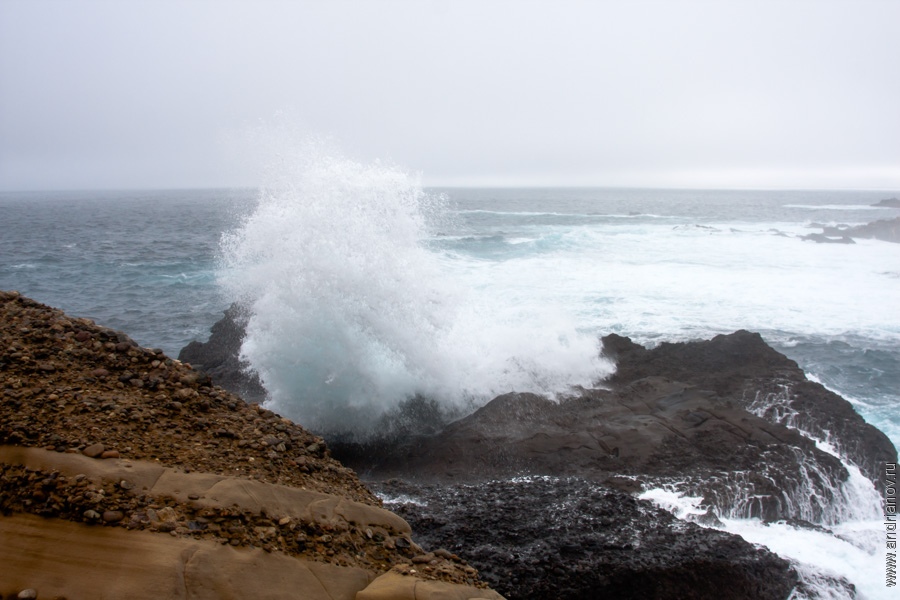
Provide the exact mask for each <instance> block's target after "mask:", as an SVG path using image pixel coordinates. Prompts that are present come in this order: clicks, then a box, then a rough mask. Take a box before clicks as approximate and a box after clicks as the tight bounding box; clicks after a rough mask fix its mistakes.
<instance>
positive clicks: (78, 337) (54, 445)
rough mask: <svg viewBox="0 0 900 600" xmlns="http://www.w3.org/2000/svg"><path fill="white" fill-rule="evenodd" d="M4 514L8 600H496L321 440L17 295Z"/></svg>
mask: <svg viewBox="0 0 900 600" xmlns="http://www.w3.org/2000/svg"><path fill="white" fill-rule="evenodd" d="M0 514H2V516H0V564H2V565H3V569H2V570H0V597H4V598H6V597H16V596H17V595H18V594H20V593H22V592H25V591H26V590H33V591H34V593H33V594H32V595H30V596H29V597H37V598H39V599H40V598H58V597H65V598H68V599H69V600H78V599H80V598H98V597H103V598H109V599H115V598H123V599H124V598H128V599H134V598H148V599H149V598H160V597H164V598H184V599H199V598H258V597H266V598H288V597H290V598H295V597H304V598H321V599H323V600H326V599H327V600H339V599H347V600H352V599H354V598H356V597H357V593H361V592H363V591H364V590H368V591H367V592H366V593H367V594H369V595H368V596H365V595H364V596H363V597H369V598H383V597H386V596H384V593H385V592H384V590H386V589H387V590H393V591H394V592H396V593H397V594H398V595H396V596H394V597H403V595H402V594H404V593H406V592H404V590H407V591H408V590H409V589H415V590H416V592H415V593H416V597H417V598H419V597H422V598H460V599H463V598H477V597H482V598H500V596H499V595H497V594H496V593H495V592H493V591H491V590H489V589H486V588H485V586H484V584H483V583H481V582H480V580H479V579H478V577H477V572H476V570H475V569H474V568H472V567H471V566H469V565H467V564H465V562H464V561H463V560H462V559H460V558H459V557H458V556H456V555H454V554H452V553H450V552H447V551H440V552H434V553H426V552H425V551H424V550H423V549H422V548H421V546H419V545H418V544H417V543H416V542H415V541H413V537H412V532H411V530H410V528H409V525H408V524H407V523H406V522H405V521H404V520H403V519H402V518H400V517H398V516H396V515H394V514H392V513H391V512H389V511H387V510H385V509H384V508H383V507H382V504H381V501H380V500H379V499H378V498H377V497H376V496H374V495H373V494H372V493H371V492H370V491H369V489H367V488H366V487H365V486H364V485H363V484H362V483H361V482H360V481H359V479H358V478H357V477H356V475H355V473H353V471H351V470H350V469H348V468H346V467H345V466H343V465H342V464H341V463H339V462H338V461H336V460H335V459H333V458H332V457H331V455H330V451H329V449H328V447H327V445H326V444H325V442H324V440H322V439H321V438H319V437H317V436H315V435H313V434H310V433H309V432H307V431H305V430H304V429H302V428H301V427H299V426H297V425H295V424H294V423H292V422H291V421H289V420H287V419H284V418H282V417H280V416H278V415H276V414H275V413H272V412H271V411H268V410H266V409H263V408H261V407H260V406H258V405H251V404H247V403H245V402H244V401H243V400H242V399H241V398H239V397H237V396H234V395H232V394H230V393H228V392H226V391H225V390H224V389H222V388H221V387H218V386H216V385H213V383H212V381H211V380H210V378H209V376H208V375H206V374H203V373H199V372H197V371H195V370H193V369H192V368H191V367H190V366H189V365H187V364H183V363H181V362H179V361H176V360H172V359H170V358H168V357H166V356H165V355H164V354H163V353H162V352H161V351H159V350H153V349H148V348H141V347H140V346H138V345H137V344H135V343H134V342H133V341H132V340H131V339H129V338H128V337H127V336H126V335H124V334H122V333H120V332H116V331H113V330H110V329H106V328H103V327H99V326H97V325H95V324H94V323H93V322H91V321H89V320H87V319H77V318H71V317H68V316H67V315H65V314H64V313H62V312H61V311H58V310H54V309H51V308H49V307H46V306H44V305H41V304H39V303H37V302H34V301H32V300H29V299H27V298H24V297H22V296H20V295H19V294H17V293H15V292H0ZM370 587H371V588H372V589H371V590H370V589H369V588H370ZM394 592H391V593H394ZM28 593H30V592H28Z"/></svg>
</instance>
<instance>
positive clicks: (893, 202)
mask: <svg viewBox="0 0 900 600" xmlns="http://www.w3.org/2000/svg"><path fill="white" fill-rule="evenodd" d="M872 206H877V207H879V208H900V199H898V198H885V199H884V200H879V201H878V202H876V203H875V204H873V205H872Z"/></svg>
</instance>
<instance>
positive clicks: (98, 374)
mask: <svg viewBox="0 0 900 600" xmlns="http://www.w3.org/2000/svg"><path fill="white" fill-rule="evenodd" d="M91 375H93V376H94V377H106V376H107V375H109V371H107V370H106V369H94V370H93V371H91Z"/></svg>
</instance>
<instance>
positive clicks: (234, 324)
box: [181, 307, 897, 598]
mask: <svg viewBox="0 0 900 600" xmlns="http://www.w3.org/2000/svg"><path fill="white" fill-rule="evenodd" d="M239 314H240V312H239V311H238V309H237V308H236V307H232V309H230V311H229V312H228V313H226V316H225V318H224V319H223V320H222V321H220V322H219V323H218V324H217V326H216V327H215V328H214V330H213V335H212V336H211V338H210V340H209V342H207V343H206V344H201V343H193V344H191V346H189V347H188V348H185V350H184V351H183V352H182V355H181V358H183V359H188V358H189V359H190V360H192V361H194V362H195V363H198V364H203V363H204V360H208V358H207V357H212V358H213V359H214V360H213V361H211V362H214V364H216V365H222V364H224V363H226V361H230V365H231V366H232V367H233V366H235V365H238V363H237V355H238V352H239V349H240V343H241V340H242V337H243V326H242V321H241V319H240V318H236V317H237V316H238V315H239ZM602 341H603V348H604V353H605V354H606V355H607V356H608V357H609V358H611V359H613V360H615V362H616V364H617V370H616V373H615V375H614V376H613V377H612V378H610V380H608V381H605V382H599V383H600V385H598V386H597V387H596V388H594V389H582V390H574V391H573V392H572V394H571V395H570V396H569V397H567V398H563V399H561V400H560V401H550V400H548V399H546V398H542V397H540V396H536V395H533V394H507V395H503V396H499V397H497V398H495V399H494V400H492V401H491V402H489V403H488V404H486V405H485V406H483V407H482V408H480V409H479V410H477V411H475V412H474V413H473V414H471V415H469V416H467V417H464V418H462V419H458V420H455V421H451V420H450V419H447V418H446V417H445V415H442V413H441V410H440V407H438V406H437V405H436V404H434V403H432V402H430V401H429V400H427V399H424V398H414V399H411V400H409V401H408V402H406V403H405V404H404V405H403V406H402V407H401V411H400V413H398V414H397V415H394V424H393V426H392V427H391V428H384V431H387V432H388V433H386V434H385V435H383V436H381V437H376V438H370V439H367V440H365V441H363V442H359V441H358V440H352V439H346V438H342V437H341V436H329V435H328V434H325V435H326V437H329V438H330V439H331V442H330V444H331V447H332V451H333V452H334V453H335V455H336V456H337V457H338V458H340V460H341V461H342V462H344V463H345V464H347V465H349V466H351V467H353V468H354V469H355V470H356V471H357V472H359V473H361V474H362V477H363V479H364V480H365V481H366V482H367V485H369V486H370V487H371V488H372V489H376V490H378V491H379V493H381V494H382V495H383V496H384V497H386V498H389V499H391V503H390V504H389V506H390V507H391V508H393V509H394V510H396V511H397V512H398V513H399V514H401V515H403V516H404V518H405V519H407V520H408V521H409V522H410V523H411V524H412V525H413V526H414V528H415V530H416V532H417V535H419V536H420V538H421V539H423V540H426V541H427V543H431V544H438V545H445V546H447V547H448V548H453V549H454V551H458V552H460V553H461V555H465V556H466V557H467V559H468V560H470V562H471V563H472V564H473V565H475V566H477V567H478V568H479V570H480V572H481V573H482V574H483V575H484V577H485V578H486V580H487V581H488V582H489V583H490V584H491V585H492V586H493V587H495V588H496V589H497V590H498V591H500V592H501V593H503V594H504V595H506V596H507V597H509V598H552V597H563V596H564V597H572V598H578V597H584V598H591V597H595V594H597V593H606V594H608V595H610V596H612V597H622V598H668V597H684V598H689V597H696V598H709V597H717V598H784V597H786V596H787V595H788V594H789V593H790V590H792V589H794V588H795V587H796V586H798V585H802V584H800V583H799V582H798V578H797V574H796V572H794V570H793V568H792V566H791V565H790V564H788V563H787V562H786V561H784V560H782V559H780V558H778V557H777V556H775V555H773V554H771V553H769V552H767V551H765V550H760V549H757V548H754V547H752V546H751V545H750V544H746V543H745V542H743V540H741V539H740V538H736V537H735V536H730V535H729V534H726V533H723V532H720V531H715V530H712V529H705V528H702V527H700V526H698V525H696V524H694V523H685V522H683V521H678V520H676V519H673V518H672V517H671V516H670V515H668V513H665V512H664V511H661V510H659V509H657V508H655V507H653V506H652V505H650V504H649V503H646V502H641V501H637V500H635V498H634V497H633V494H634V493H636V492H638V491H640V490H641V489H646V488H648V487H655V486H656V487H658V486H666V485H670V486H672V487H673V488H674V487H677V489H678V491H679V492H681V493H685V494H689V495H693V496H701V497H703V498H704V505H705V506H706V507H707V514H706V515H704V516H702V517H700V518H697V520H698V521H700V522H703V523H704V524H707V525H708V524H714V523H715V522H716V520H717V515H722V516H726V515H727V516H730V517H731V516H733V517H743V518H746V517H757V518H761V519H763V520H765V521H788V522H791V523H795V524H796V525H797V526H798V527H807V526H810V527H811V526H812V525H810V523H811V522H820V523H821V522H825V523H827V522H830V521H832V520H835V519H836V518H838V515H833V514H831V513H830V512H829V511H832V510H833V507H834V506H835V504H837V503H839V502H838V500H839V499H838V498H836V497H835V495H836V494H839V493H840V489H841V486H842V485H844V484H845V483H846V482H847V480H848V477H849V473H848V471H847V469H846V468H845V467H844V465H843V464H842V463H841V461H840V460H838V459H837V458H835V457H834V456H833V455H831V454H829V453H827V452H824V451H822V450H820V449H819V448H818V447H817V446H816V444H815V443H814V442H813V441H812V440H810V439H809V438H808V437H805V436H804V435H801V433H800V432H799V431H798V429H799V430H803V431H806V432H808V433H809V434H811V435H814V436H818V437H820V438H824V437H826V436H830V438H831V439H832V440H833V441H835V442H839V443H840V444H841V446H842V450H843V452H844V454H845V455H846V456H848V457H849V458H850V459H851V460H852V462H853V463H855V464H856V465H857V466H858V467H859V468H860V469H861V471H862V472H863V473H864V474H865V475H866V476H868V477H869V478H871V479H873V480H874V479H877V477H878V473H879V470H880V469H881V468H882V467H881V465H883V464H884V462H892V461H895V460H896V456H897V453H896V449H895V448H894V447H893V445H892V444H891V442H890V441H889V440H888V439H887V437H886V436H885V435H884V434H883V433H882V432H880V431H878V430H877V429H876V428H874V427H872V426H871V425H868V424H867V423H865V421H864V420H863V419H862V418H861V417H860V416H859V415H858V414H857V413H856V412H855V411H854V410H853V407H852V406H851V405H850V404H849V403H848V402H846V401H845V400H844V399H843V398H840V397H839V396H837V395H836V394H833V393H832V392H829V391H828V390H826V389H825V388H824V387H822V386H821V385H819V384H817V383H814V382H810V381H808V380H807V379H806V376H805V375H804V373H803V372H802V370H801V369H800V368H799V367H798V366H797V364H796V363H795V362H794V361H791V360H789V359H788V358H786V357H785V356H783V355H782V354H780V353H778V352H776V351H775V350H773V349H772V348H770V347H769V346H768V345H767V344H765V342H764V341H763V340H762V338H761V337H760V336H759V335H758V334H754V333H750V332H746V331H739V332H735V333H733V334H730V335H723V336H717V337H716V338H714V339H712V340H707V341H702V342H691V343H683V344H666V343H663V344H661V345H660V346H658V347H656V348H653V349H645V348H643V347H641V346H639V345H637V344H634V343H633V342H632V341H631V340H629V339H628V338H624V337H621V336H617V335H610V336H607V337H605V338H603V340H602ZM229 356H230V358H227V357H229ZM223 357H224V358H223ZM228 377H230V378H232V379H233V381H234V385H237V386H244V387H243V389H247V386H248V384H251V383H252V382H250V381H248V380H246V379H242V378H243V377H246V372H245V371H243V370H242V369H240V368H237V369H233V368H232V369H231V370H229V371H228ZM397 423H399V425H397ZM798 498H801V499H804V501H802V502H798V501H797V499H798ZM561 506H564V507H566V508H565V512H564V513H563V512H561V511H560V510H558V509H555V512H554V511H552V510H550V508H551V507H561ZM499 507H502V509H501V508H499ZM551 514H552V515H553V518H549V515H551ZM598 522H599V523H601V524H603V525H602V526H597V525H596V524H597V523H598ZM598 527H599V528H598ZM606 539H613V540H617V541H616V542H615V543H612V544H607V543H605V542H604V541H603V540H606ZM650 539H652V540H655V542H654V543H653V544H648V543H646V541H647V540H650ZM723 544H724V546H723ZM723 547H727V548H728V551H723V550H722V548H723ZM671 548H678V552H675V553H673V552H670V551H669V549H671ZM701 573H702V576H701V575H700V574H701ZM726 581H732V582H741V583H740V585H733V586H728V585H725V584H724V583H723V582H726ZM638 582H640V584H638ZM832 585H833V586H834V587H837V588H841V587H843V588H844V589H845V590H846V592H847V594H848V595H850V596H852V595H854V592H853V589H852V586H851V585H850V584H849V583H848V582H846V581H838V580H835V581H833V582H832Z"/></svg>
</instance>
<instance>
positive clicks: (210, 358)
mask: <svg viewBox="0 0 900 600" xmlns="http://www.w3.org/2000/svg"><path fill="white" fill-rule="evenodd" d="M246 325H247V316H246V313H245V311H244V309H243V307H241V305H240V304H238V303H237V302H235V303H234V304H232V305H231V306H230V307H229V308H228V310H226V311H225V316H224V317H222V318H221V319H220V320H219V321H217V322H216V323H215V324H214V325H213V326H212V329H211V335H210V336H209V341H207V342H206V343H203V342H196V341H194V342H191V343H190V344H188V345H187V346H185V347H184V348H182V349H181V352H179V353H178V360H180V361H183V362H187V363H190V364H191V365H193V366H194V367H196V368H197V369H200V370H202V371H203V372H205V373H207V374H208V375H210V377H212V378H213V379H215V382H216V385H220V386H222V387H223V388H225V389H226V390H228V391H229V392H231V393H233V394H239V395H240V396H242V397H243V398H244V399H245V400H247V401H248V402H262V401H263V400H265V397H266V390H265V388H264V387H263V386H262V383H261V382H260V381H259V377H258V376H257V375H256V374H255V373H251V372H249V371H248V369H247V365H245V364H243V363H242V362H241V360H240V358H239V357H240V353H241V344H242V343H243V341H244V336H245V335H246V331H245V327H246Z"/></svg>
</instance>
